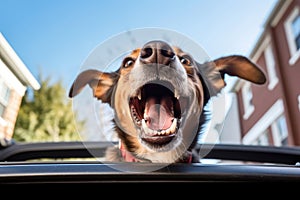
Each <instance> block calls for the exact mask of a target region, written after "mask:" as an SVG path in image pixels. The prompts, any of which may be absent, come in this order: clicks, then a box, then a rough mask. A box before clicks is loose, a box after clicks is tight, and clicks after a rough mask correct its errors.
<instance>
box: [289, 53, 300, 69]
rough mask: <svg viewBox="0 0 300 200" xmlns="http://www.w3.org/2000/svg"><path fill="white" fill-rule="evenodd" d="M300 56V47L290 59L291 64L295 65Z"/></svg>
mask: <svg viewBox="0 0 300 200" xmlns="http://www.w3.org/2000/svg"><path fill="white" fill-rule="evenodd" d="M299 58H300V49H299V50H298V51H297V52H296V53H295V54H294V55H293V56H292V57H291V58H290V59H289V64H290V65H291V66H293V65H294V64H295V63H296V62H297V60H298V59H299Z"/></svg>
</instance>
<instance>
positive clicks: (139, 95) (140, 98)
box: [137, 90, 142, 100]
mask: <svg viewBox="0 0 300 200" xmlns="http://www.w3.org/2000/svg"><path fill="white" fill-rule="evenodd" d="M137 97H138V99H139V100H142V92H141V90H139V91H138V94H137Z"/></svg>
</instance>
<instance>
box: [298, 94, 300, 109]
mask: <svg viewBox="0 0 300 200" xmlns="http://www.w3.org/2000/svg"><path fill="white" fill-rule="evenodd" d="M298 109H299V112H300V94H299V95H298Z"/></svg>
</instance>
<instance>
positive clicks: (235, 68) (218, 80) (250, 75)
mask: <svg viewBox="0 0 300 200" xmlns="http://www.w3.org/2000/svg"><path fill="white" fill-rule="evenodd" d="M198 69H199V72H200V74H199V75H200V78H202V80H204V81H205V82H206V87H207V90H208V91H209V97H208V98H210V97H211V96H215V95H217V94H218V93H219V92H220V91H221V90H222V88H224V87H225V86H226V82H225V80H224V76H225V74H228V75H230V76H237V77H239V78H242V79H245V80H248V81H251V82H252V83H255V84H264V83H265V82H266V77H265V75H264V73H263V71H262V70H261V69H260V68H259V67H258V66H257V65H256V64H255V63H253V62H251V61H250V60H249V59H248V58H247V57H244V56H240V55H233V56H225V57H221V58H218V59H216V60H213V61H210V62H207V63H204V64H201V65H199V63H198ZM204 75H205V76H204Z"/></svg>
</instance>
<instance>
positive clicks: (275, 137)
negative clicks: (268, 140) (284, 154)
mask: <svg viewBox="0 0 300 200" xmlns="http://www.w3.org/2000/svg"><path fill="white" fill-rule="evenodd" d="M271 130H272V137H273V143H274V146H281V138H280V133H279V129H278V127H277V125H276V123H272V124H271Z"/></svg>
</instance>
